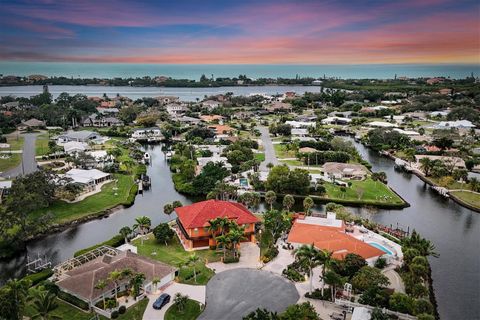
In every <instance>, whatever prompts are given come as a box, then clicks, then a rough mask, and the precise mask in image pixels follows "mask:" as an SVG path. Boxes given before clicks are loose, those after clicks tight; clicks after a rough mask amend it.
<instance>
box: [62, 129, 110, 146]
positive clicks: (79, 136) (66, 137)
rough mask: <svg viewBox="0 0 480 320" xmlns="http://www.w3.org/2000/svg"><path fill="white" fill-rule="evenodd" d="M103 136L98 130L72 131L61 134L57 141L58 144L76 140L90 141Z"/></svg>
mask: <svg viewBox="0 0 480 320" xmlns="http://www.w3.org/2000/svg"><path fill="white" fill-rule="evenodd" d="M100 138H101V135H99V134H98V133H96V132H93V131H86V130H84V131H70V132H67V133H64V134H61V135H59V136H58V137H57V143H58V144H64V143H66V142H70V141H76V142H86V143H88V142H90V141H94V140H98V139H100Z"/></svg>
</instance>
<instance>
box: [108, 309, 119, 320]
mask: <svg viewBox="0 0 480 320" xmlns="http://www.w3.org/2000/svg"><path fill="white" fill-rule="evenodd" d="M110 316H111V317H112V319H117V318H118V311H117V310H115V311H113V312H112V314H111V315H110Z"/></svg>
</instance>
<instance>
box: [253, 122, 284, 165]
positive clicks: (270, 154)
mask: <svg viewBox="0 0 480 320" xmlns="http://www.w3.org/2000/svg"><path fill="white" fill-rule="evenodd" d="M257 129H258V130H259V131H260V133H261V134H262V136H261V139H262V145H263V148H264V151H265V160H264V161H263V162H262V163H261V164H260V171H264V172H268V168H267V164H268V163H273V164H274V165H278V164H279V162H278V159H277V156H276V155H275V149H273V143H272V139H271V138H270V134H269V133H268V128H267V127H257Z"/></svg>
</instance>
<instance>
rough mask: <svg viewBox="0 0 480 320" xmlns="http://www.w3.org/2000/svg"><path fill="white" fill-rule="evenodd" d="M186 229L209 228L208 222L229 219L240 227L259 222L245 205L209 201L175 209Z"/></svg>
mask: <svg viewBox="0 0 480 320" xmlns="http://www.w3.org/2000/svg"><path fill="white" fill-rule="evenodd" d="M175 212H176V213H177V216H178V218H179V220H180V222H181V223H182V226H183V227H184V228H201V227H206V226H208V221H210V220H212V219H215V218H219V217H227V218H228V219H231V220H235V221H236V222H237V223H238V224H239V225H242V224H246V223H256V222H259V220H258V219H257V217H255V216H254V215H253V214H252V213H251V212H250V211H249V210H248V209H247V208H245V206H244V205H242V204H240V203H237V202H229V201H222V200H207V201H201V202H197V203H194V204H192V205H189V206H183V207H179V208H176V209H175Z"/></svg>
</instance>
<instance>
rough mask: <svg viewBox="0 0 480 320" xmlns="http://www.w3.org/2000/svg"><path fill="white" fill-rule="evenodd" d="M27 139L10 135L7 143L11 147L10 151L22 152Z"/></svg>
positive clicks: (17, 135)
mask: <svg viewBox="0 0 480 320" xmlns="http://www.w3.org/2000/svg"><path fill="white" fill-rule="evenodd" d="M24 140H25V138H24V137H23V136H22V135H20V134H14V135H8V136H7V143H8V144H9V145H10V150H22V149H23V142H24Z"/></svg>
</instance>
